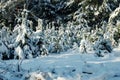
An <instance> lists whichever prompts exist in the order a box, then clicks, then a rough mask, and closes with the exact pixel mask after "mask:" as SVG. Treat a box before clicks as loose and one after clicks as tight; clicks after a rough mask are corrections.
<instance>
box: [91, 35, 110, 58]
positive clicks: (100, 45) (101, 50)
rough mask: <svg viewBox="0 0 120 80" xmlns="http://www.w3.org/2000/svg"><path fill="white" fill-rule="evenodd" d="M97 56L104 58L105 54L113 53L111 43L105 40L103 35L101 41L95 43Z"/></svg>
mask: <svg viewBox="0 0 120 80" xmlns="http://www.w3.org/2000/svg"><path fill="white" fill-rule="evenodd" d="M93 48H94V50H95V54H96V55H97V56H99V57H103V56H104V55H105V53H111V52H112V46H111V41H110V40H109V39H104V37H103V36H102V35H101V36H100V37H99V39H98V40H97V41H96V42H95V43H94V47H93Z"/></svg>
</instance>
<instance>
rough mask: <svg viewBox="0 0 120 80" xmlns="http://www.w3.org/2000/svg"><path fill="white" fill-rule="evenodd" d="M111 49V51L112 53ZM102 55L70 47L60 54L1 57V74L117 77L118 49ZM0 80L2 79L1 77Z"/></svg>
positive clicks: (11, 79) (48, 78)
mask: <svg viewBox="0 0 120 80" xmlns="http://www.w3.org/2000/svg"><path fill="white" fill-rule="evenodd" d="M113 53H114V54H113ZM113 53H111V54H106V56H105V57H96V56H95V55H94V54H91V53H89V54H80V52H79V51H78V50H69V51H67V52H64V54H63V53H61V54H57V55H55V54H53V55H49V56H41V57H38V58H36V59H30V60H23V61H22V63H21V66H20V72H17V67H18V64H19V61H18V60H10V61H0V78H1V77H4V79H5V78H6V80H7V79H8V80H120V54H119V53H120V50H119V49H115V50H114V51H113ZM0 80H1V79H0Z"/></svg>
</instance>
